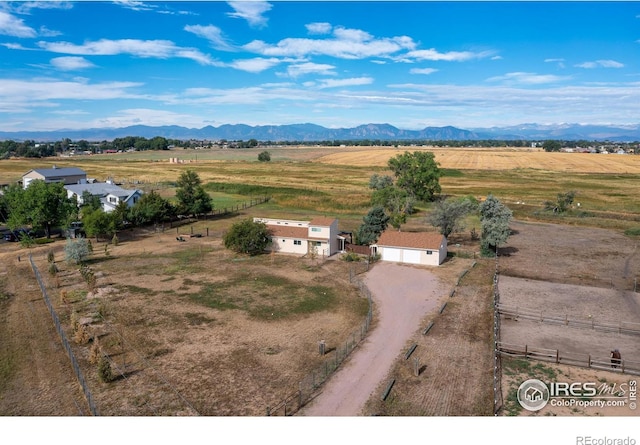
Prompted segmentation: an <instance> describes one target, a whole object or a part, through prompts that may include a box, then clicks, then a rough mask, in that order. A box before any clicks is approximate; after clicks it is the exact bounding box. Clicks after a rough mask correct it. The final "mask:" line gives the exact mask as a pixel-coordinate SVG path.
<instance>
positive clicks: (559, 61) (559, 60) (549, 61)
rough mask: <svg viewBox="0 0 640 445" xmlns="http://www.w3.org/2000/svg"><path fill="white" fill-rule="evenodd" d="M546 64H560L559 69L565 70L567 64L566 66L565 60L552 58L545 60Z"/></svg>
mask: <svg viewBox="0 0 640 445" xmlns="http://www.w3.org/2000/svg"><path fill="white" fill-rule="evenodd" d="M544 62H545V63H556V64H558V67H559V68H564V67H565V64H564V59H560V58H555V59H554V58H552V59H544Z"/></svg>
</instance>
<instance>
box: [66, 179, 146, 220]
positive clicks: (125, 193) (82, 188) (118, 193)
mask: <svg viewBox="0 0 640 445" xmlns="http://www.w3.org/2000/svg"><path fill="white" fill-rule="evenodd" d="M64 188H65V189H66V190H67V196H68V197H69V198H73V197H75V198H76V200H77V201H78V205H82V204H83V200H82V195H83V194H84V192H87V193H89V194H91V195H93V196H98V197H99V198H100V202H101V203H102V209H103V210H104V211H105V212H107V213H108V212H112V211H113V210H114V209H115V208H116V206H117V205H118V204H119V203H120V202H124V203H126V204H127V206H128V207H132V206H133V205H134V204H135V203H136V202H138V200H139V199H140V197H141V196H142V191H141V190H125V189H123V188H121V187H119V186H117V185H115V184H114V183H112V182H94V183H91V184H88V183H87V184H73V185H66V186H65V187H64Z"/></svg>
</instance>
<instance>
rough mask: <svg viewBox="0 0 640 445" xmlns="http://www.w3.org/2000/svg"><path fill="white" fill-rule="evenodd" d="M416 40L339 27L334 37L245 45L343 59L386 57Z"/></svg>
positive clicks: (279, 53)
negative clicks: (376, 36) (380, 35)
mask: <svg viewBox="0 0 640 445" xmlns="http://www.w3.org/2000/svg"><path fill="white" fill-rule="evenodd" d="M414 47H415V43H414V42H413V40H412V39H411V38H410V37H406V36H400V37H393V38H380V39H377V38H375V37H374V36H372V35H371V34H369V33H368V32H365V31H361V30H357V29H347V28H342V27H338V28H335V29H334V30H333V38H327V39H306V38H287V39H283V40H281V41H279V42H278V43H277V44H275V45H271V44H268V43H265V42H263V41H261V40H254V41H252V42H250V43H248V44H246V45H244V47H243V48H244V49H245V50H247V51H252V52H256V53H258V54H262V55H265V56H275V57H277V56H291V57H303V56H308V55H325V56H332V57H337V58H341V59H363V58H367V57H385V56H387V57H388V56H390V55H392V54H394V53H397V52H399V51H401V50H407V49H409V50H410V49H413V48H414Z"/></svg>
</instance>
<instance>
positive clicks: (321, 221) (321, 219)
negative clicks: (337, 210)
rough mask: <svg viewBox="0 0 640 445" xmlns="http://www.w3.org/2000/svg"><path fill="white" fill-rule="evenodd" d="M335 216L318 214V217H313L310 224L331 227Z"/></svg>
mask: <svg viewBox="0 0 640 445" xmlns="http://www.w3.org/2000/svg"><path fill="white" fill-rule="evenodd" d="M335 220H336V219H335V218H328V217H325V216H318V217H317V218H313V219H312V220H311V221H309V225H310V226H320V227H329V226H331V224H333V222H334V221H335Z"/></svg>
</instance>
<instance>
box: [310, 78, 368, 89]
mask: <svg viewBox="0 0 640 445" xmlns="http://www.w3.org/2000/svg"><path fill="white" fill-rule="evenodd" d="M372 83H373V78H371V77H354V78H351V79H323V80H320V81H318V84H317V88H319V89H324V88H340V87H352V86H360V85H370V84H372Z"/></svg>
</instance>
